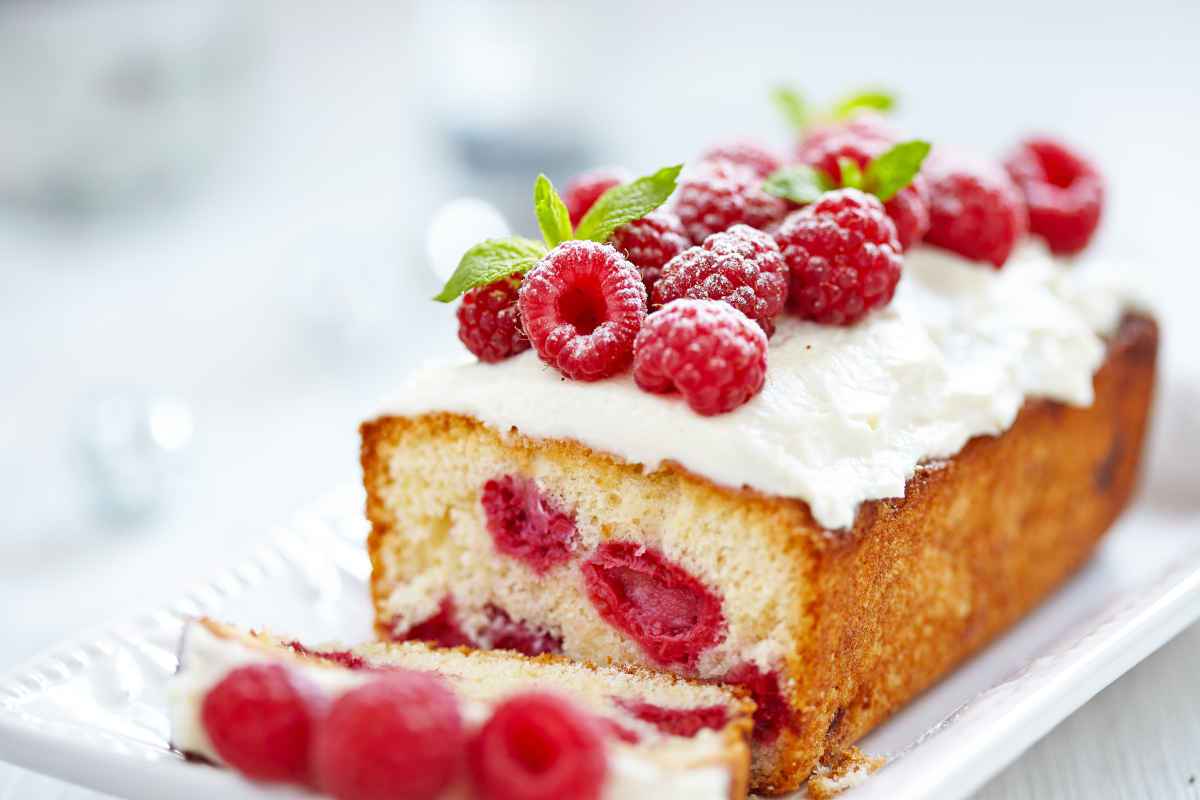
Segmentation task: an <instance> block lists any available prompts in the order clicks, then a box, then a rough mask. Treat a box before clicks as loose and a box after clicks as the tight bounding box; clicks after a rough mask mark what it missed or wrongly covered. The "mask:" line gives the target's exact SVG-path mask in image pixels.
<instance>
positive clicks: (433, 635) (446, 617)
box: [392, 595, 474, 647]
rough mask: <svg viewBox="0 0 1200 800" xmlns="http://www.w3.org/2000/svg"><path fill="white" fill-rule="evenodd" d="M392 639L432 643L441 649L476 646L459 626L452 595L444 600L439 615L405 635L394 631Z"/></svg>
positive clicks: (439, 608) (411, 629)
mask: <svg viewBox="0 0 1200 800" xmlns="http://www.w3.org/2000/svg"><path fill="white" fill-rule="evenodd" d="M392 639H393V641H397V642H431V643H432V644H436V645H438V646H440V647H461V646H463V645H466V646H472V645H473V644H474V642H472V641H471V639H470V637H468V636H467V634H466V633H464V632H463V629H462V627H460V626H459V624H458V617H457V614H456V612H455V608H454V599H453V598H452V597H450V595H446V596H445V597H443V598H442V602H441V603H440V604H439V605H438V610H437V613H435V614H434V615H433V616H432V617H430V618H429V619H426V620H423V621H421V622H418V623H417V624H416V625H414V626H412V627H411V628H409V629H408V630H407V631H404V632H403V633H401V632H399V631H392Z"/></svg>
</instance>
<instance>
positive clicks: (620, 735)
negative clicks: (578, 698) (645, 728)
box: [597, 717, 642, 744]
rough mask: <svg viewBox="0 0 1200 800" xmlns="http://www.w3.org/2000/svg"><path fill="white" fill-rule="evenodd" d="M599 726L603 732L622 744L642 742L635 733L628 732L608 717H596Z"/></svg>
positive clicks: (627, 729)
mask: <svg viewBox="0 0 1200 800" xmlns="http://www.w3.org/2000/svg"><path fill="white" fill-rule="evenodd" d="M597 719H599V720H600V724H601V725H602V726H603V727H604V732H605V733H607V734H608V735H609V736H611V737H613V738H614V739H616V740H618V741H621V742H624V743H625V744H637V743H638V742H640V741H641V740H642V737H641V736H639V735H638V734H637V733H636V732H635V731H631V730H629V728H626V727H625V726H624V725H622V724H621V723H619V722H617V721H616V720H615V719H609V718H608V717H598V718H597Z"/></svg>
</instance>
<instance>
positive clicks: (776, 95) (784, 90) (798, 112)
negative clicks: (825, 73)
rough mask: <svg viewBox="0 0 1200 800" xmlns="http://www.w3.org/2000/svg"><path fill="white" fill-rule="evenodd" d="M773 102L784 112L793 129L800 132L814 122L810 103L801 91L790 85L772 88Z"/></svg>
mask: <svg viewBox="0 0 1200 800" xmlns="http://www.w3.org/2000/svg"><path fill="white" fill-rule="evenodd" d="M771 102H773V103H774V104H775V107H776V108H778V109H779V110H780V112H782V114H783V116H784V118H785V119H786V120H787V121H788V124H789V125H791V126H792V129H793V130H795V131H797V132H799V131H802V130H804V129H805V128H807V127H808V124H809V123H810V122H812V119H811V117H812V114H810V113H809V110H808V104H807V103H805V102H804V98H803V97H801V96H800V93H799V92H797V91H796V90H795V89H793V88H791V87H790V86H777V87H775V88H774V89H772V90H771Z"/></svg>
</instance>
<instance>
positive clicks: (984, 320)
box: [362, 125, 1157, 794]
mask: <svg viewBox="0 0 1200 800" xmlns="http://www.w3.org/2000/svg"><path fill="white" fill-rule="evenodd" d="M822 136H823V137H829V136H831V134H827V133H825V132H823V133H822ZM839 136H847V137H855V136H857V137H865V138H869V139H870V141H869V142H864V141H859V142H857V143H856V142H845V141H841V140H838V139H834V138H827V139H823V140H822V143H821V146H820V147H816V146H814V147H813V148H811V152H809V150H803V152H805V153H807V155H806V156H804V159H806V162H805V163H801V164H798V165H792V166H787V167H784V168H782V170H781V171H780V172H777V173H774V174H772V175H771V177H770V178H769V179H767V180H766V181H765V182H763V181H762V178H761V176H760V177H757V178H756V177H754V176H755V175H757V174H758V173H756V172H755V171H754V170H753V169H751V168H749V167H747V166H746V165H744V164H733V165H731V164H729V163H727V162H724V161H719V162H717V163H715V164H705V165H701V166H700V167H697V168H696V170H695V171H694V172H693V173H692V174H691V176H690V177H689V176H688V175H687V174H685V175H684V177H682V178H681V179H680V181H681V182H680V187H681V188H680V193H681V194H679V193H677V197H676V198H675V206H674V213H677V214H678V215H679V217H680V218H681V219H682V220H683V221H684V222H685V223H686V224H685V226H684V228H685V230H686V231H687V233H688V235H689V236H691V237H692V247H691V248H688V249H684V250H682V251H681V252H679V253H678V254H676V255H674V256H672V257H671V258H670V259H669V260H667V261H666V262H665V263H660V262H659V260H658V259H657V258H656V259H655V260H654V263H653V264H652V265H650V266H649V267H648V268H647V269H645V270H642V269H641V267H640V265H638V264H636V263H634V262H633V261H632V260H631V259H634V258H640V257H642V255H641V254H642V252H643V249H642V248H640V247H639V248H637V249H628V250H622V249H620V248H619V242H620V237H619V236H612V231H611V230H609V229H605V228H603V227H600V223H599V222H597V220H599V219H601V218H603V219H611V218H612V217H613V216H614V213H615V212H614V211H613V210H614V209H616V208H622V207H625V206H628V205H631V204H633V202H634V200H636V199H637V198H643V197H647V196H652V195H653V194H654V192H653V190H654V188H655V186H658V185H659V183H661V182H662V180H665V179H663V178H662V176H663V175H664V174H665V171H660V172H659V173H655V175H653V176H647V177H646V178H641V179H638V180H637V181H633V182H631V183H629V184H618V185H616V186H615V187H613V188H610V189H608V190H607V193H606V194H604V195H601V196H600V198H599V199H597V200H596V201H595V204H596V205H595V206H594V207H593V210H591V211H588V210H585V211H584V212H582V214H583V216H582V217H580V218H579V222H578V227H573V226H572V224H570V223H567V222H565V221H564V222H562V223H561V224H559V223H556V222H555V221H554V220H555V219H557V218H558V217H557V216H556V215H555V213H554V212H553V198H554V195H553V189H552V187H549V184H548V181H547V182H545V183H541V182H539V188H538V190H537V192H536V193H535V197H537V198H539V199H538V220H539V223H540V224H541V226H542V230H543V236H544V238H545V244H544V246H543V245H542V244H540V243H536V242H530V241H524V240H523V241H520V242H511V243H508V244H506V245H505V247H507V248H509V249H510V250H512V251H513V252H514V253H517V255H518V256H519V258H516V257H514V260H513V264H514V265H515V266H514V267H513V270H514V271H513V272H512V275H511V276H509V277H506V278H505V279H506V280H513V281H516V282H518V283H519V284H520V285H519V288H518V289H517V290H516V292H515V295H514V296H513V299H512V300H511V301H510V305H509V306H508V308H510V309H512V311H513V313H514V314H515V315H516V317H518V318H520V319H521V320H522V321H523V325H524V330H525V331H526V332H527V333H528V336H529V342H530V345H531V346H530V348H529V349H522V350H520V351H516V352H513V353H511V354H510V355H509V356H507V357H506V358H504V359H501V360H499V361H490V360H489V359H488V358H487V357H485V355H482V354H480V355H479V358H480V361H476V360H464V361H462V362H461V363H454V364H449V365H442V366H437V367H432V368H429V369H426V370H423V371H421V372H419V373H417V374H416V375H414V376H413V377H412V378H411V379H410V380H409V381H408V382H407V383H406V384H405V385H404V386H403V387H402V389H401V390H400V391H399V392H397V393H396V395H395V397H394V399H393V400H392V401H391V402H390V403H389V404H388V405H387V406H386V407H385V408H384V409H383V410H382V411H381V413H380V414H379V415H378V417H377V418H375V419H373V420H371V421H369V422H367V423H365V424H364V425H363V426H362V463H363V469H364V482H365V487H366V490H367V514H368V517H369V518H370V521H371V524H372V533H371V537H370V552H371V558H372V563H373V573H372V592H373V597H374V603H375V612H376V625H377V628H378V631H379V634H380V636H381V637H383V638H385V639H391V640H401V641H404V640H423V641H432V642H436V643H439V644H443V645H466V646H470V647H475V648H482V649H509V650H517V651H520V652H524V653H527V654H540V653H561V654H563V655H565V656H567V657H569V658H572V659H580V660H585V661H591V662H595V663H619V664H634V665H638V666H642V667H648V668H653V669H659V670H666V671H670V672H673V673H676V674H678V675H682V676H686V677H689V678H698V679H701V680H705V681H713V682H718V683H725V684H732V685H737V686H741V687H743V688H744V689H745V690H746V691H747V692H748V693H749V694H750V695H751V696H752V697H753V699H754V701H755V703H756V710H755V713H754V732H753V738H752V751H753V753H752V770H751V785H752V788H753V789H754V790H755V791H757V792H761V793H767V794H781V793H785V792H788V791H791V790H794V789H796V788H797V787H798V786H799V785H800V784H801V783H802V782H803V781H804V780H805V779H806V778H807V777H808V775H809V774H810V773H811V772H812V771H813V769H814V768H815V767H816V766H817V765H818V763H821V762H822V761H824V762H825V763H826V765H828V764H829V763H830V762H831V761H833V760H835V759H836V756H837V754H838V753H840V752H841V751H842V750H843V749H844V748H845V747H846V746H848V745H849V744H851V743H853V742H854V741H855V740H857V739H858V738H859V737H861V736H862V735H863V734H864V733H865V732H867V731H868V730H870V729H871V728H872V727H874V726H875V725H876V724H878V723H879V722H880V721H882V720H883V719H885V718H886V717H887V716H888V715H889V714H891V713H893V712H894V711H895V710H897V709H898V708H899V707H901V706H902V705H903V704H904V703H905V702H907V701H908V700H909V699H911V698H912V697H913V696H914V695H916V694H917V693H918V692H920V691H921V690H922V689H924V688H926V687H927V686H929V685H930V684H931V683H933V682H934V681H935V680H937V679H938V678H939V677H940V676H941V675H943V674H945V672H946V671H948V670H949V669H951V668H952V667H953V666H954V665H955V664H957V663H958V662H959V661H961V660H962V659H964V658H965V657H967V656H968V655H969V654H971V653H972V652H974V651H976V650H977V649H979V648H980V647H981V646H983V645H984V644H986V643H987V642H988V641H989V640H991V639H992V638H994V637H995V636H996V635H998V634H999V633H1000V632H1001V631H1003V630H1004V629H1005V628H1006V627H1008V626H1009V625H1011V624H1012V623H1013V622H1015V621H1016V620H1017V619H1019V618H1020V617H1021V615H1023V614H1024V613H1026V612H1027V611H1028V610H1029V609H1031V608H1032V607H1033V606H1034V605H1035V604H1036V603H1037V602H1039V601H1040V600H1041V599H1042V598H1044V597H1045V596H1046V595H1047V594H1048V593H1049V592H1050V591H1052V590H1053V589H1054V588H1055V587H1057V586H1058V585H1059V584H1060V583H1061V582H1062V581H1063V580H1064V579H1065V578H1066V577H1067V576H1068V575H1069V574H1071V572H1073V571H1074V570H1075V569H1077V568H1078V567H1079V566H1080V565H1081V564H1082V563H1083V562H1084V561H1085V560H1086V558H1087V556H1088V555H1089V554H1090V552H1091V551H1092V549H1093V548H1094V546H1095V544H1096V542H1097V541H1098V540H1099V537H1100V535H1101V534H1102V533H1103V532H1104V531H1105V530H1106V529H1107V528H1108V527H1109V525H1110V524H1111V523H1112V522H1113V520H1114V519H1115V518H1116V517H1117V515H1118V514H1119V513H1120V512H1121V510H1122V509H1123V508H1124V507H1125V505H1126V504H1127V502H1128V499H1129V497H1130V494H1131V492H1132V489H1133V486H1134V481H1135V477H1136V471H1137V465H1138V462H1139V459H1140V454H1141V444H1142V440H1143V436H1144V432H1145V427H1146V420H1147V415H1148V409H1149V406H1150V399H1151V395H1152V389H1153V382H1154V370H1155V357H1156V352H1157V328H1156V326H1155V323H1154V322H1153V320H1152V319H1151V318H1149V317H1148V316H1146V315H1145V314H1144V313H1142V312H1140V311H1138V308H1137V306H1136V305H1135V304H1133V303H1131V302H1130V301H1129V300H1128V298H1127V297H1126V295H1125V294H1124V293H1123V292H1122V291H1120V290H1118V289H1115V288H1113V286H1112V285H1111V284H1110V283H1108V282H1107V281H1104V280H1098V279H1097V278H1096V276H1095V274H1094V272H1093V271H1092V270H1091V269H1086V268H1080V267H1077V266H1073V265H1072V264H1070V263H1068V262H1065V261H1062V260H1060V259H1058V258H1057V257H1055V256H1054V255H1052V252H1063V251H1064V248H1063V247H1060V246H1059V244H1058V237H1059V236H1060V235H1061V226H1060V227H1058V228H1056V227H1053V226H1049V225H1042V226H1035V227H1033V228H1032V233H1033V234H1034V236H1031V235H1029V232H1030V230H1031V229H1030V228H1029V226H1028V220H1029V209H1028V207H1027V205H1028V204H1029V203H1031V202H1032V201H1027V200H1026V195H1028V196H1029V197H1035V196H1039V195H1038V192H1040V191H1041V189H1042V185H1041V184H1038V183H1037V181H1038V180H1039V178H1038V173H1037V169H1036V168H1035V167H1036V166H1037V163H1039V162H1036V158H1035V155H1036V153H1035V154H1034V155H1029V156H1028V157H1027V158H1024V159H1023V160H1021V164H1022V165H1023V166H1022V169H1023V170H1024V171H1023V172H1022V173H1021V175H1022V177H1021V178H1020V179H1019V180H1018V179H1017V178H1010V176H1009V174H1008V173H1007V172H1006V171H1005V168H1004V167H1001V166H1000V165H998V164H985V165H982V166H980V165H975V164H972V163H968V162H962V163H960V162H958V161H955V160H952V159H950V158H949V157H940V158H938V159H936V161H935V163H933V164H931V165H930V166H929V167H928V168H922V164H923V159H924V158H925V156H926V155H928V154H929V145H928V144H927V143H923V142H920V141H916V140H912V141H907V142H900V141H898V139H897V138H896V137H893V136H892V134H890V133H884V132H883V131H882V130H881V129H879V128H877V127H875V126H871V127H870V128H869V129H868V128H863V129H862V130H858V129H856V128H854V127H852V126H849V125H847V126H844V129H843V131H842V133H840V134H839ZM714 152H718V153H722V152H733V151H730V150H729V149H728V148H724V149H717V150H716V151H714ZM1023 152H1024V151H1023ZM1039 152H1040V151H1039ZM935 155H936V153H935ZM828 164H833V165H834V166H837V167H838V174H837V175H833V174H831V172H829V171H828V170H829V168H828V167H827V166H823V165H828ZM1031 164H1032V165H1033V166H1030V165H1031ZM856 165H857V166H856ZM822 170H826V171H825V172H822ZM743 173H745V174H743ZM673 174H678V170H675V172H674V173H673ZM673 174H672V176H670V177H671V180H672V181H673ZM1081 174H1082V173H1081ZM898 175H899V176H900V178H897V177H896V176H898ZM814 176H815V177H814ZM735 177H736V180H734V178H735ZM1086 177H1088V178H1089V180H1090V179H1091V177H1093V175H1092V173H1087V176H1086ZM540 180H541V181H544V178H543V179H540ZM1040 180H1041V181H1042V183H1045V181H1046V180H1048V179H1047V178H1045V177H1044V176H1043V177H1042V178H1040ZM806 181H807V182H808V183H806ZM1091 185H1092V184H1090V183H1089V184H1087V185H1085V186H1084V187H1083V189H1086V190H1088V191H1092V189H1090V188H1089V187H1091ZM626 186H628V187H634V188H630V189H628V191H627V192H626V193H625V194H621V193H622V192H623V191H625V189H624V188H623V187H626ZM814 187H815V188H814ZM673 188H674V184H673V183H670V185H669V186H668V187H667V189H666V190H664V191H663V192H662V193H661V196H662V197H665V196H667V195H669V194H670V190H671V189H673ZM635 189H636V191H635ZM1081 191H1082V190H1081ZM764 192H766V193H767V194H768V195H772V193H775V192H778V193H780V197H779V198H776V199H780V198H784V197H785V198H786V199H787V200H789V201H791V203H792V204H793V205H791V206H789V205H788V204H787V203H780V206H781V207H776V205H775V204H774V203H766V202H761V200H762V195H763V193H764ZM902 193H906V194H902ZM772 196H773V195H772ZM1089 197H1090V198H1092V199H1095V198H1094V197H1093V195H1089ZM613 198H617V200H620V201H621V202H620V203H618V202H617V201H616V200H613ZM631 198H632V199H631ZM897 198H899V200H897ZM659 202H661V200H660V201H659ZM1045 202H1049V201H1045ZM1096 202H1099V201H1098V200H1096ZM622 204H623V205H622ZM706 204H708V205H712V206H713V207H712V208H711V209H708V211H706V210H705V209H706V207H707V206H706ZM795 204H799V205H802V206H803V207H802V208H800V209H799V210H795ZM1061 205H1063V206H1066V205H1067V201H1065V200H1064V201H1062V203H1061ZM597 208H598V209H600V211H596V210H595V209H597ZM547 209H550V210H549V211H547ZM789 209H791V210H789ZM718 212H720V213H718ZM751 212H753V213H751ZM1084 212H1086V213H1087V214H1089V215H1094V214H1095V213H1098V212H1096V210H1095V208H1093V206H1092V205H1087V207H1086V208H1084V209H1082V210H1081V211H1080V213H1084ZM642 213H648V210H643V211H642ZM656 213H658V212H656ZM1063 213H1073V212H1072V211H1071V209H1070V208H1067V209H1066V210H1065V211H1064V212H1063ZM769 215H774V216H771V218H770V219H767V216H769ZM560 216H561V218H562V219H563V220H565V219H566V213H565V212H563V213H562V214H561V215H560ZM917 217H919V218H920V219H919V220H916V218H917ZM1089 219H1090V217H1089ZM914 220H915V221H914ZM1085 221H1086V220H1085ZM918 222H919V224H918ZM610 227H611V226H610ZM1093 229H1094V226H1092V227H1091V228H1088V233H1089V235H1090V232H1091V231H1092V230H1093ZM616 230H620V228H619V227H618V228H616ZM901 230H903V237H902V236H901ZM1076 231H1077V228H1075V227H1073V228H1071V232H1072V234H1074V233H1076ZM1035 236H1036V237H1037V238H1035ZM922 237H925V242H924V243H923V242H922V241H921V238H922ZM1039 238H1040V240H1041V241H1038V239H1039ZM902 239H903V243H902ZM610 240H611V243H609V242H610ZM1070 244H1071V246H1072V248H1073V247H1074V245H1075V244H1076V242H1075V241H1074V240H1072V241H1071V242H1070ZM480 247H485V248H486V247H491V248H493V249H492V250H491V251H488V252H489V259H490V260H489V261H488V264H489V267H492V266H494V265H495V263H497V261H498V260H502V259H503V258H504V257H506V256H505V252H506V251H503V250H500V249H496V246H495V245H494V243H484V244H482V245H480ZM473 252H475V251H469V252H468V254H467V256H465V257H464V262H463V265H461V266H460V271H461V275H459V276H458V277H457V278H455V279H452V280H451V283H450V284H448V286H447V290H446V292H445V293H444V294H443V296H441V299H447V298H448V297H450V296H452V295H453V294H454V292H453V291H450V290H451V289H452V288H454V286H455V281H456V280H458V281H459V284H461V285H458V287H457V289H458V291H461V290H462V289H463V287H465V286H468V285H470V282H469V279H470V276H471V274H472V269H473V266H472V265H473V263H474V262H473V261H472V259H473V258H475V256H473V255H472V253H473ZM1072 252H1076V250H1074V249H1072ZM476 255H478V253H476ZM483 274H485V275H486V276H487V277H488V279H491V278H492V276H493V275H494V274H495V273H494V272H486V273H483ZM459 279H461V280H459ZM480 280H482V278H481V279H480ZM471 291H478V289H471ZM510 294H512V293H511V292H510ZM464 341H466V339H465V338H464Z"/></svg>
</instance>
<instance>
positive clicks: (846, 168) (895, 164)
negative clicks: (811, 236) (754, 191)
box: [763, 139, 930, 206]
mask: <svg viewBox="0 0 1200 800" xmlns="http://www.w3.org/2000/svg"><path fill="white" fill-rule="evenodd" d="M929 150H930V144H929V142H926V141H923V140H921V139H913V140H911V141H907V142H900V143H899V144H897V145H893V146H892V147H891V148H889V149H888V150H887V151H886V152H883V153H880V154H879V155H878V156H876V157H875V158H873V159H871V161H870V162H869V163H868V164H867V168H866V169H865V170H863V169H859V166H858V162H857V161H855V160H854V159H851V158H845V157H842V158H839V159H838V170H839V172H840V173H841V174H840V175H839V176H838V179H837V180H835V179H834V176H832V175H830V174H828V173H827V172H825V171H824V170H821V169H817V168H816V167H811V166H807V165H804V164H795V165H793V166H790V167H784V168H783V169H780V170H776V171H775V172H773V173H772V174H771V175H770V176H769V177H768V178H767V179H766V181H765V182H764V183H763V190H764V191H766V192H768V193H770V194H773V195H775V196H776V197H782V198H784V199H785V200H791V201H792V202H793V203H799V204H800V205H802V206H806V205H808V204H809V203H815V202H816V201H817V199H818V198H819V197H820V196H821V195H822V194H824V193H825V192H828V191H831V190H833V189H838V188H842V187H849V188H852V189H861V190H862V191H864V192H870V193H871V194H873V195H875V196H876V197H878V198H879V199H880V200H881V201H882V202H884V203H886V202H887V201H888V200H891V199H892V198H893V197H895V196H896V193H897V192H899V191H900V190H901V189H903V188H904V187H906V186H908V185H909V184H910V183H912V182H913V179H914V178H916V177H917V173H918V172H920V171H921V165H922V164H923V163H925V157H926V156H928V155H929Z"/></svg>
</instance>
